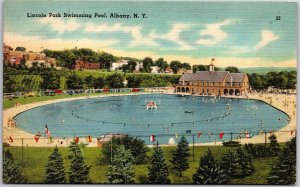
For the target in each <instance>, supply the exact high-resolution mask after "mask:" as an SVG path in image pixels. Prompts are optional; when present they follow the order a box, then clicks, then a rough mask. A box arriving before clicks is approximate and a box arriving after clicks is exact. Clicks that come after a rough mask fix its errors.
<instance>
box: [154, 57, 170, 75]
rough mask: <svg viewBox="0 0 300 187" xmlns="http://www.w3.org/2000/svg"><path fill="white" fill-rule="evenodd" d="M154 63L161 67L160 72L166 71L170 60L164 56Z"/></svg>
mask: <svg viewBox="0 0 300 187" xmlns="http://www.w3.org/2000/svg"><path fill="white" fill-rule="evenodd" d="M154 64H155V65H156V66H158V67H159V70H160V72H164V71H165V70H166V69H167V68H168V67H169V64H168V62H167V61H165V60H164V59H163V58H159V59H157V60H156V61H155V62H154Z"/></svg>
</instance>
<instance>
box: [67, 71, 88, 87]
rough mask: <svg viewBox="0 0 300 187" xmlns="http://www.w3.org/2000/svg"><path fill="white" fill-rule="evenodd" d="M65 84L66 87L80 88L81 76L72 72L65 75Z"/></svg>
mask: <svg viewBox="0 0 300 187" xmlns="http://www.w3.org/2000/svg"><path fill="white" fill-rule="evenodd" d="M66 84H67V88H68V89H82V88H83V84H84V80H83V78H82V77H80V76H78V75H76V74H75V73H72V74H71V75H69V76H68V77H67V81H66Z"/></svg>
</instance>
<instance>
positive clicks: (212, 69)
mask: <svg viewBox="0 0 300 187" xmlns="http://www.w3.org/2000/svg"><path fill="white" fill-rule="evenodd" d="M214 61H215V58H212V59H211V62H210V65H209V71H215V65H214V64H213V62H214Z"/></svg>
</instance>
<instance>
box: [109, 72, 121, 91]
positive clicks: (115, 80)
mask: <svg viewBox="0 0 300 187" xmlns="http://www.w3.org/2000/svg"><path fill="white" fill-rule="evenodd" d="M106 80H107V85H108V86H109V87H110V88H123V87H124V83H123V82H124V77H123V76H122V75H121V74H119V73H114V74H113V75H110V76H108V77H107V79H106Z"/></svg>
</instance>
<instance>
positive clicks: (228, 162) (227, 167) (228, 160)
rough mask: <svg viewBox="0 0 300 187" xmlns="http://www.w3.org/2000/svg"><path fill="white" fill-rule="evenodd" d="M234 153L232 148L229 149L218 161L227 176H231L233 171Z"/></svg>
mask: <svg viewBox="0 0 300 187" xmlns="http://www.w3.org/2000/svg"><path fill="white" fill-rule="evenodd" d="M235 160H236V155H235V153H234V152H233V151H232V150H229V151H228V152H227V153H225V154H224V155H223V156H222V158H221V161H220V166H221V168H222V169H223V170H224V173H225V174H226V176H227V178H228V179H229V178H231V176H233V174H234V173H235V169H236V168H235V167H234V166H235V162H234V161H235Z"/></svg>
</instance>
